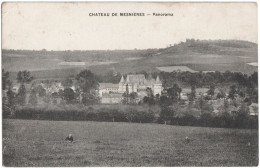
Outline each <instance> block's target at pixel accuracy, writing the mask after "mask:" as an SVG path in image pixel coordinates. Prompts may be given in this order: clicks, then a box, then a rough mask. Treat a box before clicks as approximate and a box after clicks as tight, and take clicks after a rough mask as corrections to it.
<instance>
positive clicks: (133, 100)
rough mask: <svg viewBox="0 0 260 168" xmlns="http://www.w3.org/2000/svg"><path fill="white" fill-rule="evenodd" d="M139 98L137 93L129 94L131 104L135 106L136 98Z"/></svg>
mask: <svg viewBox="0 0 260 168" xmlns="http://www.w3.org/2000/svg"><path fill="white" fill-rule="evenodd" d="M137 97H138V94H137V93H136V92H132V93H130V94H129V98H130V102H131V104H135V103H136V101H135V100H136V98H137Z"/></svg>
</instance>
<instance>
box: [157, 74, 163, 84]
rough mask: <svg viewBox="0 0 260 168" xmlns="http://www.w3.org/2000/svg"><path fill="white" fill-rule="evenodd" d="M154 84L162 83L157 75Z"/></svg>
mask: <svg viewBox="0 0 260 168" xmlns="http://www.w3.org/2000/svg"><path fill="white" fill-rule="evenodd" d="M156 83H162V82H161V80H160V78H159V75H158V76H157V78H156Z"/></svg>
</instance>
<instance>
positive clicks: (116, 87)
mask: <svg viewBox="0 0 260 168" xmlns="http://www.w3.org/2000/svg"><path fill="white" fill-rule="evenodd" d="M147 88H151V89H152V91H153V94H154V95H157V94H159V95H160V94H161V92H162V90H163V88H162V82H161V80H160V78H159V76H157V78H156V79H153V78H151V77H150V78H148V79H146V78H145V76H144V75H143V74H131V75H127V77H126V79H124V77H123V76H122V77H121V80H120V82H119V83H118V84H112V83H100V84H99V96H100V98H101V102H102V103H109V102H116V101H119V98H118V97H119V96H118V95H120V97H122V94H123V93H125V92H126V91H128V93H129V94H131V93H132V92H136V93H137V94H138V97H139V99H142V98H143V97H144V96H145V95H144V93H145V92H146V89H147ZM108 94H110V95H113V96H109V95H108ZM114 94H116V96H115V95H114ZM113 97H117V100H116V101H114V100H109V99H113ZM103 99H105V100H104V101H103Z"/></svg>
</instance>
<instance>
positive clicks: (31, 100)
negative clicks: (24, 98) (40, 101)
mask: <svg viewBox="0 0 260 168" xmlns="http://www.w3.org/2000/svg"><path fill="white" fill-rule="evenodd" d="M29 103H30V104H31V105H33V106H36V105H37V96H36V91H35V90H34V89H32V90H31V94H30V96H29Z"/></svg>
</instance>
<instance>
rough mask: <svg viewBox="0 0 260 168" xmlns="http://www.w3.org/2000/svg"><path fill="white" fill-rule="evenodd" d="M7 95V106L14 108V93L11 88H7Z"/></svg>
mask: <svg viewBox="0 0 260 168" xmlns="http://www.w3.org/2000/svg"><path fill="white" fill-rule="evenodd" d="M6 95H7V105H8V107H9V108H12V109H13V108H14V107H15V101H16V100H15V98H16V97H15V93H14V92H13V91H12V90H11V89H8V91H7V92H6Z"/></svg>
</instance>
